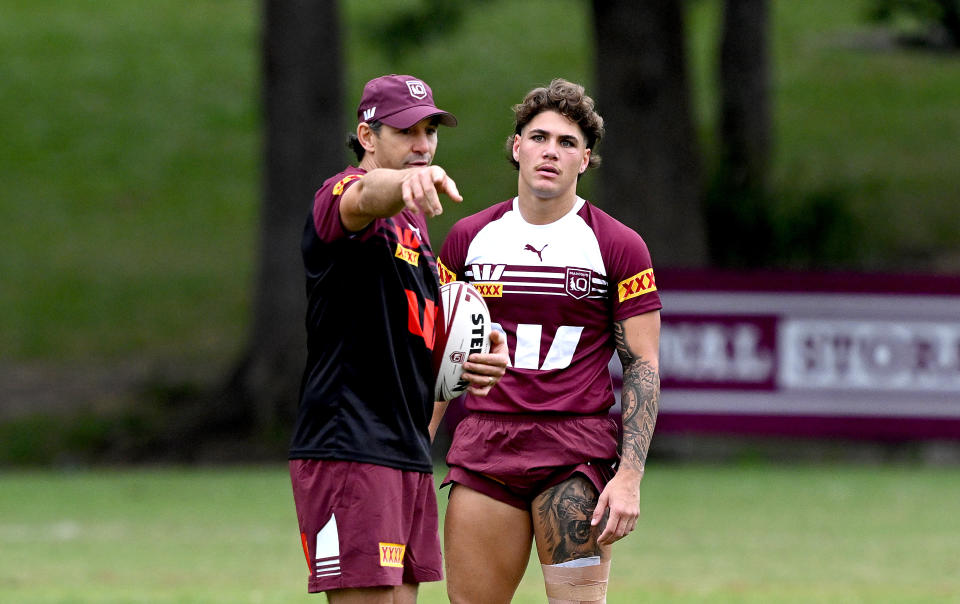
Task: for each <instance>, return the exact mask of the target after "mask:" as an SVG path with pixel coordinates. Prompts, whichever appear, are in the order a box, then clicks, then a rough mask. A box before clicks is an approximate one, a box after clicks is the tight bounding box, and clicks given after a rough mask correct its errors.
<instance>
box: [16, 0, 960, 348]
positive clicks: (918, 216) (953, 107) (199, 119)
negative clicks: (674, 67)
mask: <svg viewBox="0 0 960 604" xmlns="http://www.w3.org/2000/svg"><path fill="white" fill-rule="evenodd" d="M865 2H866V0H846V1H844V2H834V1H831V0H804V1H803V2H796V1H794V0H778V1H775V2H773V3H772V6H773V47H774V91H773V92H774V96H775V109H776V111H775V122H776V124H775V125H776V153H775V157H774V158H773V168H774V176H775V178H774V181H775V187H776V189H777V191H778V192H779V194H780V195H781V200H780V202H779V203H781V204H783V205H785V206H789V205H790V204H791V203H796V202H797V201H798V200H802V199H803V198H804V196H805V195H810V194H827V195H832V196H835V197H839V198H840V199H842V200H843V203H844V204H845V205H846V206H847V207H848V208H849V209H850V211H851V213H852V214H853V215H854V216H855V217H856V218H857V219H858V220H859V221H861V222H863V223H864V224H865V226H866V228H867V229H868V230H869V231H870V232H871V237H870V238H869V239H868V240H867V241H866V242H864V244H863V245H864V247H863V249H858V250H855V251H854V252H853V255H854V256H856V257H858V258H859V259H860V261H861V262H862V263H863V264H864V266H883V265H884V263H885V262H886V263H888V264H889V263H897V264H898V265H900V266H912V262H913V259H915V258H926V257H929V256H930V255H931V254H944V253H947V252H949V250H951V249H952V250H956V249H957V248H958V247H960V233H958V229H957V228H956V226H957V223H958V216H957V209H956V208H957V205H958V203H957V202H958V200H960V194H958V190H960V187H958V185H957V180H956V173H957V171H956V169H955V167H956V166H955V163H956V141H957V140H958V138H960V103H957V102H956V99H958V98H960V69H958V65H960V58H958V57H956V56H951V55H946V54H925V53H920V52H907V51H897V50H894V49H890V48H884V47H879V48H877V47H876V44H873V43H870V44H864V43H862V41H863V40H864V35H863V32H864V31H865V29H864V28H865V24H864V21H863V18H862V14H863V7H864V6H865ZM416 4H417V3H416V2H414V1H413V0H408V1H407V2H391V3H385V2H382V0H356V1H351V2H343V3H341V5H342V7H343V24H344V39H345V45H346V55H345V56H346V60H347V65H346V68H347V69H346V77H347V90H348V91H349V92H348V97H349V98H347V99H346V103H345V108H344V113H345V116H344V117H345V119H347V120H348V123H349V120H352V119H353V118H352V113H353V106H354V104H355V103H356V99H357V94H358V91H359V90H360V87H361V85H362V82H364V81H365V80H366V79H367V78H369V77H371V76H373V75H376V74H380V73H383V72H390V71H393V72H398V73H415V74H417V75H420V76H421V77H423V78H425V79H426V80H427V81H429V82H430V83H431V84H432V85H433V87H434V91H435V93H436V96H437V98H438V100H439V102H441V104H442V105H444V106H445V107H448V108H450V109H451V110H453V111H454V112H455V113H456V114H457V115H458V117H460V121H461V127H460V128H458V129H457V131H456V133H455V134H454V133H451V134H450V135H449V136H447V135H446V134H445V135H444V138H443V142H442V144H441V148H440V154H439V157H438V161H439V162H441V163H442V164H443V165H445V166H447V167H448V168H449V169H450V170H451V172H452V173H453V174H455V176H456V178H457V181H458V184H459V188H460V190H461V191H462V192H463V193H464V194H465V196H466V198H467V202H466V205H465V206H464V207H463V208H462V209H460V210H459V211H457V212H448V213H446V214H445V215H444V216H443V217H442V218H441V219H439V220H438V221H437V222H436V223H435V225H434V228H433V229H432V230H433V238H434V240H435V241H434V243H436V244H439V243H440V242H441V240H442V238H443V236H444V234H445V233H446V230H447V229H448V228H449V225H450V224H451V222H452V220H453V219H454V218H456V217H458V216H460V215H462V214H463V213H466V212H467V211H468V210H475V209H477V208H479V207H482V206H485V205H487V204H488V203H490V202H492V201H497V200H501V199H505V198H506V197H508V196H509V195H510V194H511V193H512V190H513V189H514V187H515V176H514V173H513V171H512V170H511V169H510V168H509V167H508V166H507V164H506V162H505V161H504V159H503V157H502V151H501V142H502V141H503V140H504V137H505V136H506V134H508V130H509V123H510V119H511V114H510V111H509V106H510V104H511V103H513V102H516V101H517V100H518V99H519V98H520V96H521V95H522V94H523V93H524V92H525V91H526V90H528V89H529V88H530V87H531V86H533V85H536V84H540V83H543V82H546V81H548V80H549V79H550V78H551V77H554V76H565V77H568V78H571V79H574V80H579V81H583V82H585V83H586V84H587V85H588V86H589V85H590V84H591V82H592V80H593V78H592V73H593V72H594V69H596V68H598V67H595V66H594V56H593V51H592V46H591V44H592V35H593V34H592V32H591V30H590V17H589V11H588V5H589V3H588V2H585V1H583V0H530V1H528V2H510V1H509V0H489V1H487V2H485V3H483V4H482V7H479V6H478V7H473V8H470V9H468V10H466V11H465V18H464V20H463V22H462V23H461V24H460V26H459V28H458V29H456V31H447V32H446V34H445V35H441V36H438V37H436V38H433V39H431V41H430V42H429V43H428V44H426V45H425V46H424V47H422V48H418V49H417V50H416V51H415V52H411V53H407V54H402V55H399V54H397V53H391V52H389V51H385V50H383V49H382V48H381V47H380V46H378V45H377V43H376V39H375V38H374V37H372V36H371V34H369V33H367V31H368V30H365V29H364V24H367V23H369V22H370V20H371V19H374V20H376V19H380V18H383V17H385V16H386V15H388V14H390V13H391V12H392V11H396V10H399V9H402V8H403V7H406V6H413V5H416ZM719 5H720V4H719V0H700V1H698V2H692V3H690V6H691V7H692V8H691V13H690V20H689V24H690V38H689V39H690V56H691V71H692V73H693V76H694V77H693V93H694V96H695V100H696V102H695V107H696V112H697V120H698V122H699V124H700V131H701V134H702V142H703V149H704V152H705V154H706V155H707V157H708V158H709V157H710V156H711V154H713V153H714V150H713V145H712V140H713V134H712V133H713V129H714V122H715V115H714V113H715V112H714V99H715V97H716V86H715V82H714V72H715V69H714V67H715V59H714V57H715V47H716V35H717V29H718V28H717V14H718V7H719ZM258 7H259V4H258V3H257V2H256V1H255V0H167V1H165V2H159V3H147V2H142V1H141V0H137V1H132V2H131V1H127V0H97V1H93V0H82V1H78V2H69V3H64V2H59V1H57V0H33V1H31V2H20V1H17V0H0V14H2V15H3V18H2V19H0V55H2V56H3V61H0V81H2V82H3V85H2V86H0V132H3V145H2V149H0V182H3V187H2V188H0V279H2V280H0V359H3V360H4V361H6V362H14V361H16V362H37V361H45V362H55V363H57V362H62V363H77V362H100V363H102V362H116V361H120V360H124V359H129V358H130V357H131V356H136V357H137V358H142V357H144V356H150V357H157V358H162V359H174V360H176V361H178V362H181V363H183V364H187V365H189V364H198V363H209V362H210V359H223V358H225V357H229V356H230V355H232V354H233V353H234V352H235V351H236V350H237V349H238V348H239V346H240V344H241V342H242V340H243V338H244V336H245V325H246V322H247V317H248V310H249V293H248V292H249V286H250V281H251V278H252V268H251V267H252V261H253V258H254V254H255V250H254V246H255V237H254V233H255V229H256V216H257V203H258V194H259V190H260V187H259V150H260V125H261V124H260V113H259V101H258V98H259V97H258V95H259V64H260V63H259V55H258V52H259V50H258V35H259V27H258V18H259V15H260V13H259V8H258ZM438 27H441V28H443V27H446V25H445V24H438ZM867 39H868V41H869V40H871V39H872V38H867ZM599 68H602V66H601V67H599ZM600 105H601V109H602V99H601V100H600ZM331 137H332V139H333V140H336V141H340V140H342V135H341V133H331ZM337 144H339V143H337ZM344 159H345V161H346V159H347V156H346V151H345V156H344ZM591 178H593V177H590V178H588V179H585V182H584V191H583V192H584V193H585V194H586V195H587V196H590V195H591V190H592V188H591V187H592V185H591ZM307 201H308V200H305V203H307Z"/></svg>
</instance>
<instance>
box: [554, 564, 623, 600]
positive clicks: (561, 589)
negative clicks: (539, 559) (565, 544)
mask: <svg viewBox="0 0 960 604" xmlns="http://www.w3.org/2000/svg"><path fill="white" fill-rule="evenodd" d="M540 566H541V568H542V569H543V581H544V583H545V584H546V588H547V598H548V601H549V602H550V604H561V603H566V602H606V595H607V580H608V579H609V578H610V561H609V560H607V561H606V562H601V561H600V556H591V557H589V558H578V559H576V560H570V561H569V562H563V563H561V564H541V565H540Z"/></svg>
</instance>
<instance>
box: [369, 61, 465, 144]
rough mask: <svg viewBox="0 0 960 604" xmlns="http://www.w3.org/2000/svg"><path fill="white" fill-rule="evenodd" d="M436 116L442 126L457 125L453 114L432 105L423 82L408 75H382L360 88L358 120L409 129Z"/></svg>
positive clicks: (429, 92)
mask: <svg viewBox="0 0 960 604" xmlns="http://www.w3.org/2000/svg"><path fill="white" fill-rule="evenodd" d="M432 115H436V116H438V117H439V118H440V123H441V124H443V125H445V126H450V127H453V126H456V125H457V118H455V117H454V116H453V114H452V113H449V112H446V111H444V110H442V109H438V108H437V107H436V105H434V104H433V91H431V90H430V87H429V86H427V84H426V83H425V82H424V81H423V80H418V79H417V78H415V77H413V76H408V75H396V74H391V75H385V76H381V77H379V78H375V79H373V80H370V81H369V82H367V85H366V86H364V87H363V96H362V97H361V98H360V106H358V107H357V120H359V121H361V122H372V121H374V120H379V121H381V122H383V123H384V124H386V125H388V126H393V127H394V128H400V129H401V130H402V129H404V128H409V127H410V126H413V125H414V124H416V123H417V122H419V121H420V120H422V119H423V118H425V117H430V116H432Z"/></svg>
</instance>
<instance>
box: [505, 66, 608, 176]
mask: <svg viewBox="0 0 960 604" xmlns="http://www.w3.org/2000/svg"><path fill="white" fill-rule="evenodd" d="M543 111H556V112H558V113H559V114H560V115H562V116H564V117H565V118H567V119H568V120H570V121H571V122H574V123H575V124H577V126H579V127H580V130H582V131H583V134H584V136H586V138H587V149H590V150H591V154H590V163H589V164H588V165H587V167H588V168H596V167H597V166H599V165H600V155H599V154H598V153H596V152H595V151H594V150H593V149H594V147H595V146H596V145H597V144H599V143H600V139H602V138H603V118H602V117H600V114H599V113H597V112H596V111H595V110H594V102H593V99H592V98H590V97H589V96H587V95H586V94H585V90H584V88H583V86H581V85H580V84H574V83H573V82H568V81H567V80H564V79H562V78H555V79H554V80H553V81H552V82H550V86H548V87H539V88H534V89H533V90H531V91H530V92H528V93H527V96H526V97H524V99H523V102H522V103H519V104H517V105H514V106H513V115H514V122H513V132H514V133H513V134H512V135H510V136H508V137H507V159H509V160H510V163H512V164H513V167H515V168H517V169H519V168H520V164H519V162H517V160H515V159H514V158H513V141H514V136H515V135H517V134H520V132H521V131H523V129H524V127H525V126H526V125H527V124H529V123H530V121H531V120H532V119H533V118H534V117H536V116H537V114H539V113H541V112H543Z"/></svg>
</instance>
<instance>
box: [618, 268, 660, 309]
mask: <svg viewBox="0 0 960 604" xmlns="http://www.w3.org/2000/svg"><path fill="white" fill-rule="evenodd" d="M655 291H657V282H656V281H655V280H654V278H653V269H652V268H648V269H647V270H645V271H641V272H639V273H637V274H636V275H634V276H632V277H630V278H628V279H624V280H623V281H621V282H620V283H618V284H617V296H618V297H619V299H620V301H621V302H624V301H626V300H629V299H630V298H636V297H637V296H642V295H643V294H647V293H650V292H655Z"/></svg>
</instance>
